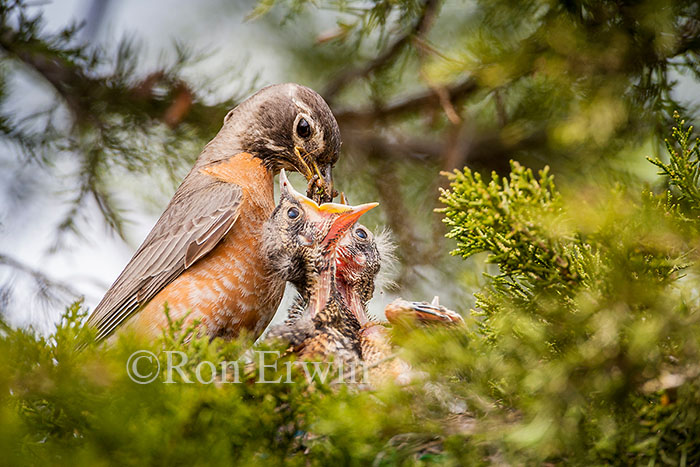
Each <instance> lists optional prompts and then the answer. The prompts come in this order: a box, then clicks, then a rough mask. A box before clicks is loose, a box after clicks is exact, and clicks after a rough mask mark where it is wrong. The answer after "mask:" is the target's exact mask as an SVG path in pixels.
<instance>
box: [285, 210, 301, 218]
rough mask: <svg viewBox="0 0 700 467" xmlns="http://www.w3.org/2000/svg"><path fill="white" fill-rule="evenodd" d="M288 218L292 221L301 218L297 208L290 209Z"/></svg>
mask: <svg viewBox="0 0 700 467" xmlns="http://www.w3.org/2000/svg"><path fill="white" fill-rule="evenodd" d="M287 217H289V218H290V219H296V218H297V217H299V210H298V209H297V208H289V211H287Z"/></svg>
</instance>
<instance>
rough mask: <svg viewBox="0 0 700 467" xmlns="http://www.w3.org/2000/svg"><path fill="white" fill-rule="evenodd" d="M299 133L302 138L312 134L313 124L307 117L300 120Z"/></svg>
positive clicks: (298, 124)
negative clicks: (310, 123)
mask: <svg viewBox="0 0 700 467" xmlns="http://www.w3.org/2000/svg"><path fill="white" fill-rule="evenodd" d="M297 134H298V135H299V136H300V137H302V138H308V137H309V136H311V125H309V122H307V121H306V119H305V118H302V119H301V120H299V123H297Z"/></svg>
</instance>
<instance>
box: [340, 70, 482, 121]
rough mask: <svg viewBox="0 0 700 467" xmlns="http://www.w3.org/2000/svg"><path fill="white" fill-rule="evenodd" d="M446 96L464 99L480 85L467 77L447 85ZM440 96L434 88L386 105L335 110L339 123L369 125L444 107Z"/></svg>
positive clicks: (455, 100)
mask: <svg viewBox="0 0 700 467" xmlns="http://www.w3.org/2000/svg"><path fill="white" fill-rule="evenodd" d="M444 89H445V97H446V98H447V99H448V100H449V102H450V103H451V104H453V105H454V103H455V102H457V101H459V100H462V99H464V98H466V97H469V96H471V95H472V94H474V93H476V92H477V91H479V89H480V88H479V85H478V84H477V82H476V80H475V79H474V78H472V77H469V78H466V79H464V80H462V81H460V82H458V83H454V84H451V85H449V86H445V88H444ZM442 104H443V103H442V102H441V101H440V97H439V96H438V95H436V94H435V91H433V90H432V89H430V90H428V91H424V92H420V93H417V94H414V95H413V96H409V97H406V98H403V99H401V100H398V101H396V102H393V103H391V104H387V105H385V106H379V107H373V108H368V109H358V110H343V109H339V110H336V111H334V114H335V117H336V119H337V120H338V123H339V124H340V125H341V126H342V125H344V124H345V125H358V124H359V125H367V124H368V123H372V122H374V121H377V120H383V119H386V118H395V117H401V116H403V115H405V114H407V113H411V112H416V111H418V110H422V109H432V108H438V107H442Z"/></svg>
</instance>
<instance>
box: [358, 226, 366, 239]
mask: <svg viewBox="0 0 700 467" xmlns="http://www.w3.org/2000/svg"><path fill="white" fill-rule="evenodd" d="M355 235H357V236H358V237H360V238H361V239H362V240H366V239H367V231H366V230H365V229H363V228H359V229H357V230H356V231H355Z"/></svg>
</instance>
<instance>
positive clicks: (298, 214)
mask: <svg viewBox="0 0 700 467" xmlns="http://www.w3.org/2000/svg"><path fill="white" fill-rule="evenodd" d="M376 206H377V203H369V204H363V205H359V206H348V205H344V204H336V203H324V204H321V205H319V204H317V203H316V202H314V201H313V200H311V199H309V198H307V197H306V196H304V195H302V194H301V193H298V192H297V191H296V190H294V188H293V187H292V185H291V183H289V180H288V179H287V177H286V174H285V173H284V170H282V172H281V173H280V202H279V204H278V205H277V207H276V208H275V210H274V212H273V213H272V216H271V217H270V219H269V220H268V221H267V222H266V223H265V227H264V229H263V248H264V255H265V257H266V258H267V260H268V270H269V272H270V273H271V274H274V275H276V276H278V277H280V278H283V279H284V280H287V281H290V282H291V283H292V284H293V285H294V286H295V287H296V288H297V290H298V291H299V292H300V293H302V294H304V293H305V292H307V293H308V291H309V290H310V288H311V287H312V286H313V284H315V283H316V279H317V276H318V275H319V274H321V273H322V272H323V271H327V270H329V269H330V268H331V266H334V263H333V261H335V259H336V250H337V248H338V245H339V242H341V241H342V239H343V238H344V236H345V235H346V233H347V232H348V231H349V230H351V229H352V228H353V226H354V225H355V223H356V222H357V220H358V219H359V218H360V216H362V214H364V213H365V212H367V211H369V210H370V209H372V208H374V207H376Z"/></svg>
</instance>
